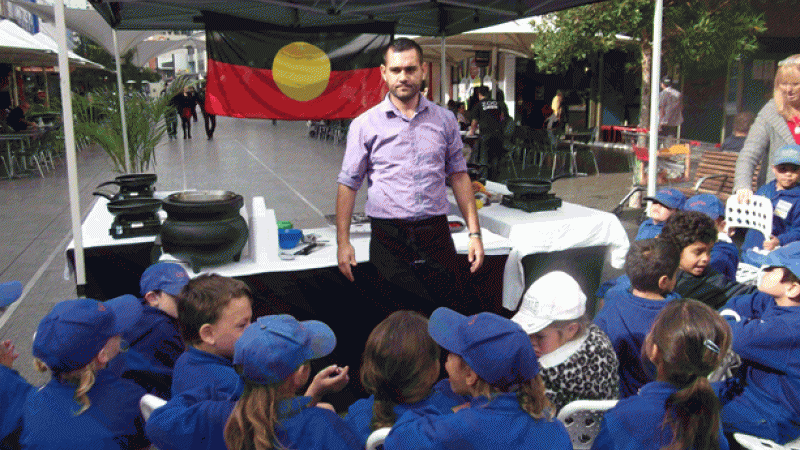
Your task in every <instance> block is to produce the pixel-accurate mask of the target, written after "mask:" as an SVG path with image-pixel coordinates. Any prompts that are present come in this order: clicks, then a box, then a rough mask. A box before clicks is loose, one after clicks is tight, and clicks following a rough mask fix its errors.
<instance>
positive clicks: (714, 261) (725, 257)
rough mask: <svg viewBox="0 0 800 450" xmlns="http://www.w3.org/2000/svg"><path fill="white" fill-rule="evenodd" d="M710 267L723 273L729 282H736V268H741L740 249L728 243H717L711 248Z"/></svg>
mask: <svg viewBox="0 0 800 450" xmlns="http://www.w3.org/2000/svg"><path fill="white" fill-rule="evenodd" d="M708 266H709V267H711V268H712V269H713V270H715V271H717V272H719V273H721V274H722V275H724V276H725V278H727V279H728V280H731V281H736V268H737V267H738V266H739V249H738V248H736V244H734V243H733V242H728V241H722V240H720V241H717V242H715V243H714V246H713V247H711V258H710V259H709V261H708Z"/></svg>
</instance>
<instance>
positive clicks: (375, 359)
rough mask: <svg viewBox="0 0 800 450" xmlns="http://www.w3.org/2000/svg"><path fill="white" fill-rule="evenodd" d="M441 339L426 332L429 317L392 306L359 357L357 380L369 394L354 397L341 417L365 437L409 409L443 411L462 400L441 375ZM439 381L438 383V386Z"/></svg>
mask: <svg viewBox="0 0 800 450" xmlns="http://www.w3.org/2000/svg"><path fill="white" fill-rule="evenodd" d="M439 369H440V367H439V344H437V343H436V342H434V340H433V339H431V337H430V335H429V334H428V319H426V318H425V317H423V316H422V315H420V314H419V313H417V312H413V311H396V312H393V313H392V314H391V315H389V317H387V318H386V319H384V320H383V321H382V322H381V323H379V324H378V325H377V326H376V327H375V329H373V330H372V333H370V335H369V338H368V339H367V344H366V346H365V348H364V356H363V358H362V360H361V384H362V385H364V389H366V391H367V392H369V393H370V394H372V395H370V397H369V398H365V399H361V400H357V401H356V402H355V403H353V404H352V405H351V406H350V409H349V410H348V411H347V417H346V418H345V422H346V423H347V424H348V425H349V426H350V428H351V429H352V430H353V431H355V432H356V434H357V435H358V436H359V438H361V442H362V443H366V442H367V438H368V437H369V435H370V433H372V432H373V431H375V430H377V429H378V428H382V427H391V426H392V425H394V423H395V422H396V421H397V419H398V418H399V417H400V416H402V415H403V413H404V412H406V411H409V410H420V409H422V408H425V407H432V408H434V409H436V410H437V411H439V412H440V413H441V414H447V413H449V412H453V408H454V407H456V406H458V405H460V404H462V403H464V401H463V399H461V398H454V396H452V395H450V394H451V392H450V388H449V387H446V388H445V386H444V385H446V384H447V383H448V382H447V380H442V381H440V382H439V383H436V380H438V379H439ZM439 386H442V387H441V388H440V387H439Z"/></svg>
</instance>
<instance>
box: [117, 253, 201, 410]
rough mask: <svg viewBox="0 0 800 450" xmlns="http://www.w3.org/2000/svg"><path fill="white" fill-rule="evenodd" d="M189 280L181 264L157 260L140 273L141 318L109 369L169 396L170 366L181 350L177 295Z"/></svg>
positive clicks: (162, 395)
mask: <svg viewBox="0 0 800 450" xmlns="http://www.w3.org/2000/svg"><path fill="white" fill-rule="evenodd" d="M188 282H189V275H188V274H187V273H186V270H184V268H183V267H181V266H180V265H178V264H175V263H170V262H159V263H156V264H153V265H152V266H150V267H148V268H147V269H146V270H145V271H144V273H143V274H142V278H141V281H140V282H139V286H140V288H141V295H142V299H141V301H142V307H143V310H142V318H141V319H140V320H139V323H137V324H136V326H135V327H133V328H132V329H131V330H130V331H129V332H128V333H126V334H125V335H123V336H122V338H123V339H124V340H125V341H126V342H127V343H128V346H129V348H128V350H127V351H126V352H124V353H122V354H121V355H119V357H117V358H114V360H113V361H111V363H110V364H109V370H112V371H114V372H115V373H117V374H118V375H120V376H122V377H123V378H128V379H131V380H133V381H135V382H136V383H137V384H138V385H139V386H142V387H143V388H144V389H145V391H147V392H148V393H150V394H153V395H156V396H158V397H161V398H163V399H169V398H170V388H171V386H172V368H173V367H175V361H176V360H177V359H178V357H180V355H181V354H182V353H183V350H184V345H183V339H181V334H180V330H179V328H178V322H177V319H178V296H179V295H180V293H181V290H182V289H183V287H184V286H186V284H187V283H188Z"/></svg>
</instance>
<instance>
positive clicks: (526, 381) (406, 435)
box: [384, 307, 572, 450]
mask: <svg viewBox="0 0 800 450" xmlns="http://www.w3.org/2000/svg"><path fill="white" fill-rule="evenodd" d="M428 332H429V333H430V335H431V337H432V338H433V340H435V341H436V342H437V343H438V344H439V345H441V346H442V347H443V348H444V349H445V350H447V351H448V352H450V353H449V354H448V355H447V362H446V363H445V369H446V370H447V374H448V375H449V377H450V379H449V381H450V386H451V388H452V390H453V392H455V393H456V394H459V395H468V396H469V397H471V398H472V400H471V402H470V403H469V405H468V406H466V407H464V408H462V409H460V410H459V411H457V412H456V413H454V414H446V415H441V414H440V413H438V412H437V411H436V410H434V409H424V410H422V411H418V410H412V411H408V412H407V413H405V414H404V415H403V416H402V417H401V418H400V420H398V421H397V423H395V425H394V427H393V428H392V431H391V432H390V433H389V435H388V436H387V437H386V441H385V443H384V448H385V449H386V450H394V449H411V448H413V449H429V448H436V449H463V448H470V449H473V450H481V449H485V450H496V449H503V450H513V449H517V448H520V449H522V448H525V449H527V448H535V447H536V446H537V445H538V446H541V447H542V448H545V447H546V448H549V449H571V448H572V443H571V442H570V439H569V435H568V434H567V431H566V430H565V429H564V425H562V424H561V422H559V421H557V420H553V419H552V414H553V411H552V404H551V403H550V401H549V400H548V399H547V396H546V395H545V389H544V382H543V381H542V378H541V376H539V370H540V368H539V362H538V360H537V359H536V354H535V353H534V350H533V346H532V345H531V343H530V340H529V338H528V335H527V334H526V333H525V331H523V330H522V328H521V327H520V326H519V325H517V324H516V323H514V322H512V321H510V320H508V319H506V318H503V317H501V316H498V315H497V314H492V313H488V312H483V313H479V314H476V315H473V316H469V317H467V316H464V315H462V314H459V313H457V312H455V311H453V310H451V309H448V308H443V307H442V308H438V309H436V310H435V311H434V312H433V314H432V315H431V318H430V322H429V324H428Z"/></svg>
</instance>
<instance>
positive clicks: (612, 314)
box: [594, 277, 679, 398]
mask: <svg viewBox="0 0 800 450" xmlns="http://www.w3.org/2000/svg"><path fill="white" fill-rule="evenodd" d="M675 298H679V297H678V295H677V294H675V293H670V294H668V295H667V296H666V298H665V299H664V300H649V299H646V298H641V297H637V296H635V295H633V292H632V288H631V287H630V280H629V279H628V277H624V279H621V280H619V282H618V283H617V286H615V287H614V288H612V289H609V291H608V292H606V296H605V299H604V302H603V307H602V308H601V309H600V311H599V312H598V313H597V316H595V318H594V323H595V324H597V326H598V327H600V329H601V330H603V331H604V332H605V333H606V334H607V335H608V338H609V339H610V340H611V344H612V345H613V346H614V351H615V352H616V353H617V359H618V360H619V396H620V398H625V397H630V396H631V395H636V392H637V391H638V390H639V388H640V387H642V386H644V385H645V383H648V382H650V381H652V380H654V379H655V368H654V367H653V365H652V364H651V363H650V362H649V361H646V362H644V363H643V362H642V358H641V352H642V344H643V343H644V338H645V336H647V333H648V332H649V331H650V327H651V326H652V325H653V322H654V321H655V319H656V316H657V315H658V313H659V312H660V311H661V309H663V308H664V306H665V305H666V304H667V302H668V301H670V300H673V299H675Z"/></svg>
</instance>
